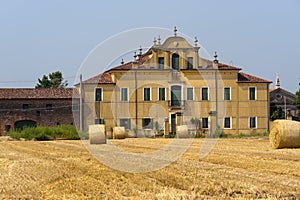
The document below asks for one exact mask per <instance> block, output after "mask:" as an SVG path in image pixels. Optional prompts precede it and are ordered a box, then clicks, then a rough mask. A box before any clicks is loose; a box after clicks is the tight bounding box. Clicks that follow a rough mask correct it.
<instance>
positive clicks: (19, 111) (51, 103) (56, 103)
mask: <svg viewBox="0 0 300 200" xmlns="http://www.w3.org/2000/svg"><path fill="white" fill-rule="evenodd" d="M72 96H73V89H72V88H48V89H45V88H43V89H34V88H0V134H2V133H4V132H9V131H10V130H14V129H21V128H23V127H24V126H57V125H67V124H74V121H73V114H72ZM77 108H78V106H77ZM77 108H76V107H75V113H76V112H77V110H78V109H77Z"/></svg>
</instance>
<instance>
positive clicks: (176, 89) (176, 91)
mask: <svg viewBox="0 0 300 200" xmlns="http://www.w3.org/2000/svg"><path fill="white" fill-rule="evenodd" d="M180 104H181V86H177V85H176V86H171V106H180Z"/></svg>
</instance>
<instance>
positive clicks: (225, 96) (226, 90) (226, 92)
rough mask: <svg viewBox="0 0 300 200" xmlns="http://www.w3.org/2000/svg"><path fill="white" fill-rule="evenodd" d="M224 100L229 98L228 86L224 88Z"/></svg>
mask: <svg viewBox="0 0 300 200" xmlns="http://www.w3.org/2000/svg"><path fill="white" fill-rule="evenodd" d="M224 100H230V88H224Z"/></svg>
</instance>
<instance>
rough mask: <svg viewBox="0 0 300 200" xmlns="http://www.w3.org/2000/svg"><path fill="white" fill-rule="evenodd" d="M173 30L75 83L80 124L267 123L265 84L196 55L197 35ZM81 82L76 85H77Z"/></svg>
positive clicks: (242, 127) (208, 128) (229, 129)
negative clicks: (190, 38)
mask: <svg viewBox="0 0 300 200" xmlns="http://www.w3.org/2000/svg"><path fill="white" fill-rule="evenodd" d="M176 31H177V30H176V28H175V30H174V35H173V36H171V37H169V38H166V39H165V41H164V42H162V43H161V39H160V38H158V40H154V43H153V45H152V46H151V47H150V48H149V49H148V50H147V51H146V52H142V48H140V49H139V51H138V52H137V53H136V52H134V59H133V61H130V62H127V63H124V61H123V60H122V62H121V64H120V65H119V66H116V67H113V68H111V69H109V70H107V71H105V72H103V73H101V74H98V75H96V76H94V77H91V78H89V79H87V80H84V81H83V82H82V84H81V86H82V87H80V84H77V85H76V87H77V88H78V90H79V92H81V96H82V99H83V102H84V106H83V124H82V126H83V127H84V129H88V125H91V124H99V123H103V124H105V125H106V131H107V133H109V132H110V131H111V129H112V127H114V126H123V127H125V129H126V130H127V132H134V133H135V134H142V135H143V134H145V133H146V132H149V131H150V132H151V131H160V130H164V131H165V133H166V132H167V133H176V131H177V129H178V127H179V126H182V125H186V126H187V127H188V130H189V131H193V129H195V124H196V123H195V122H198V123H199V130H200V131H202V132H206V133H209V132H212V131H214V130H216V129H217V128H218V129H221V130H222V131H223V132H224V133H227V134H239V133H246V134H251V133H255V132H265V131H267V130H268V129H269V103H270V102H269V84H270V83H271V81H269V80H265V79H262V78H259V77H256V76H253V75H250V74H246V73H244V72H241V68H239V67H236V66H231V65H227V64H223V63H220V62H219V61H218V57H217V54H215V55H214V59H213V60H208V59H205V58H202V57H200V56H199V49H200V47H199V46H198V44H197V42H198V40H197V38H195V41H194V44H193V45H191V44H190V43H188V42H187V40H186V39H185V38H183V37H180V36H178V35H177V33H176ZM80 88H81V91H80Z"/></svg>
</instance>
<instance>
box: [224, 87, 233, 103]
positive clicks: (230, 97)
mask: <svg viewBox="0 0 300 200" xmlns="http://www.w3.org/2000/svg"><path fill="white" fill-rule="evenodd" d="M225 88H229V100H225ZM231 93H232V92H231V87H224V88H223V100H224V101H231V99H232V98H231Z"/></svg>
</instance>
